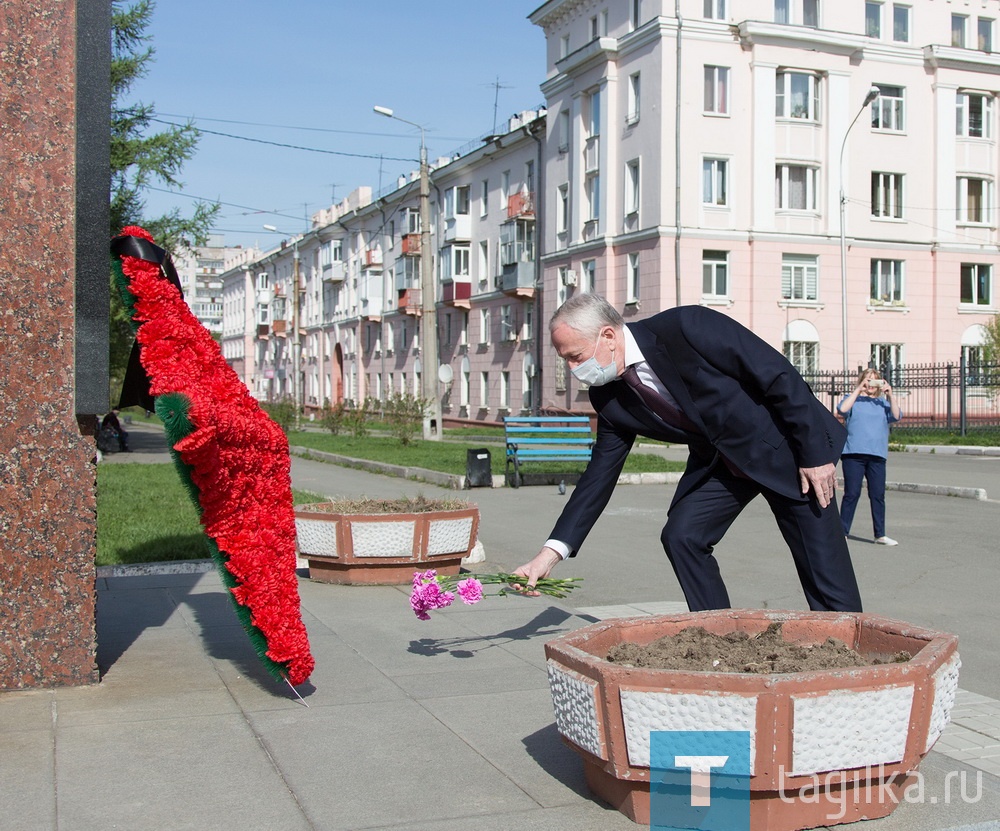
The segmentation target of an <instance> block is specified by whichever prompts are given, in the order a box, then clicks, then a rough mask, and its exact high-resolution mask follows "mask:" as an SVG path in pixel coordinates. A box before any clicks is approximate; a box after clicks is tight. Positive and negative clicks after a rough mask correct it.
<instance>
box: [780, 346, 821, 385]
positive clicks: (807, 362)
mask: <svg viewBox="0 0 1000 831" xmlns="http://www.w3.org/2000/svg"><path fill="white" fill-rule="evenodd" d="M783 351H784V353H785V357H786V358H788V362H789V363H790V364H791V365H792V366H794V367H795V368H796V369H797V370H798V371H799V374H800V375H805V376H807V377H809V376H811V375H815V374H816V373H817V372H819V344H818V343H816V342H814V341H806V340H786V341H785V342H784V344H783Z"/></svg>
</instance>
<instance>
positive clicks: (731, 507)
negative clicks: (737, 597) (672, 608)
mask: <svg viewBox="0 0 1000 831" xmlns="http://www.w3.org/2000/svg"><path fill="white" fill-rule="evenodd" d="M758 494H760V495H763V497H764V498H765V499H766V500H767V502H768V505H769V506H770V508H771V512H772V513H773V514H774V518H775V520H776V521H777V523H778V528H779V530H780V531H781V535H782V537H784V539H785V542H786V543H787V544H788V547H789V549H790V550H791V553H792V560H793V562H794V563H795V570H796V572H797V574H798V578H799V582H800V583H801V584H802V590H803V592H805V596H806V601H807V602H808V604H809V608H810V609H812V610H813V611H844V612H860V611H861V594H860V592H859V590H858V583H857V579H856V578H855V576H854V566H853V565H852V563H851V555H850V552H849V551H848V548H847V542H846V541H845V539H844V529H843V527H842V525H841V521H840V514H839V513H838V511H837V504H836V502H831V503H830V504H829V505H828V506H827V507H826V508H820V507H819V503H818V502H817V501H816V499H815V498H810V499H809V500H808V501H798V500H792V499H789V498H788V497H785V496H782V495H781V494H778V493H775V492H774V491H771V490H769V489H767V488H764V487H763V486H761V485H759V484H758V483H756V482H754V481H752V480H750V479H744V478H740V477H736V476H734V475H733V474H732V473H730V472H729V470H727V469H726V466H725V465H724V464H722V463H721V462H717V463H716V464H715V466H714V467H713V468H712V471H711V474H710V475H709V476H708V478H707V479H706V480H705V481H704V482H702V483H701V484H700V485H699V486H698V487H697V488H695V489H694V490H693V491H691V492H690V493H688V494H685V495H684V496H683V497H682V498H681V499H680V501H678V502H677V503H675V504H674V505H672V506H671V508H670V512H669V514H668V516H667V524H666V525H665V526H664V527H663V532H662V533H661V535H660V540H661V542H662V543H663V548H664V551H666V553H667V557H668V558H669V559H670V563H671V565H672V566H673V569H674V573H675V574H676V575H677V580H678V582H679V583H680V586H681V590H682V591H683V592H684V598H685V600H687V604H688V608H689V609H690V610H691V611H692V612H698V611H704V610H706V609H728V608H729V607H730V602H729V593H728V591H727V590H726V584H725V583H724V582H723V579H722V574H721V572H720V570H719V563H718V561H717V560H716V559H715V557H714V556H713V554H712V552H713V550H714V548H715V545H716V544H717V543H718V542H719V540H721V539H722V537H723V535H724V534H725V533H726V531H727V530H728V529H729V527H730V526H731V525H732V524H733V522H734V520H735V519H736V517H737V516H739V514H740V512H741V511H742V510H743V509H744V508H745V507H746V506H747V505H748V504H749V503H750V502H751V501H752V500H753V499H754V498H755V497H756V496H757V495H758Z"/></svg>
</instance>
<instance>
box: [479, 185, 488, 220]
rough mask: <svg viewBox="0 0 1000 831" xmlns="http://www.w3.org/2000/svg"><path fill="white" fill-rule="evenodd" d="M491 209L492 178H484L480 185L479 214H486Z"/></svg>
mask: <svg viewBox="0 0 1000 831" xmlns="http://www.w3.org/2000/svg"><path fill="white" fill-rule="evenodd" d="M489 211H490V180H489V179H483V181H482V182H481V183H480V185H479V215H480V216H486V215H487V214H488V213H489Z"/></svg>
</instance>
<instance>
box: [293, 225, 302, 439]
mask: <svg viewBox="0 0 1000 831" xmlns="http://www.w3.org/2000/svg"><path fill="white" fill-rule="evenodd" d="M293 245H294V247H293V248H292V291H293V292H294V294H293V296H292V398H294V399H295V429H296V430H298V429H299V428H300V427H301V426H302V420H301V419H302V335H301V333H300V332H299V323H300V319H301V316H302V309H301V306H302V295H301V294H300V291H299V285H300V279H299V240H298V238H296V239H295V242H294V244H293Z"/></svg>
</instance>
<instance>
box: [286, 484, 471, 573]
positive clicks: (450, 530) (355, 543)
mask: <svg viewBox="0 0 1000 831" xmlns="http://www.w3.org/2000/svg"><path fill="white" fill-rule="evenodd" d="M295 531H296V536H297V538H298V549H299V554H300V556H302V557H305V558H306V560H308V562H309V576H310V577H311V578H312V579H313V580H318V581H319V582H323V583H349V584H363V585H380V584H381V585H396V584H402V583H409V582H410V581H411V580H412V579H413V572H414V571H416V570H424V569H429V568H433V569H436V570H437V572H438V574H443V575H455V574H458V572H459V569H460V568H461V564H462V558H463V557H466V556H468V554H469V552H470V551H471V550H472V547H473V546H474V545H475V544H476V538H477V534H478V532H479V509H478V508H477V507H475V506H471V507H468V508H458V509H451V510H439V511H420V512H414V513H391V514H344V513H337V512H335V511H334V510H333V505H332V503H326V502H320V503H316V504H311V505H297V506H296V507H295Z"/></svg>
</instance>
